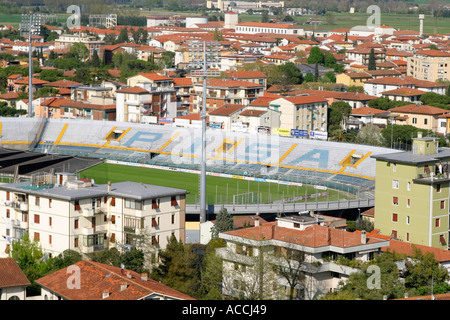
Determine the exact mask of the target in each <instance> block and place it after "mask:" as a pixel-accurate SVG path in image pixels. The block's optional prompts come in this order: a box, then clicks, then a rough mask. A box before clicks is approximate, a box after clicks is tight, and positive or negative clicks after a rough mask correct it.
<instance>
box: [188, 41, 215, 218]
mask: <svg viewBox="0 0 450 320" xmlns="http://www.w3.org/2000/svg"><path fill="white" fill-rule="evenodd" d="M193 48H197V49H194V50H191V49H190V56H193V58H192V59H190V61H189V66H191V67H197V68H199V67H200V61H202V64H203V69H202V70H196V71H194V72H193V73H194V74H195V75H199V76H202V77H203V97H202V114H201V119H202V160H201V172H200V223H203V222H206V99H207V81H208V77H218V76H220V71H219V70H218V69H216V70H211V69H210V67H211V66H213V67H216V66H217V67H218V68H220V59H219V57H218V56H219V53H220V49H218V45H217V44H215V43H214V42H206V41H203V54H200V50H199V49H200V44H194V45H193ZM192 53H194V54H192Z"/></svg>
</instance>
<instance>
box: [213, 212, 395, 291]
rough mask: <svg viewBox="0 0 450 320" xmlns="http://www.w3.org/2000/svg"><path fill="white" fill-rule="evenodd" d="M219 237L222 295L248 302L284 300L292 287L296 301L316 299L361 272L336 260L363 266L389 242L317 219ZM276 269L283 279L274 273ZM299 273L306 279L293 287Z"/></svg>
mask: <svg viewBox="0 0 450 320" xmlns="http://www.w3.org/2000/svg"><path fill="white" fill-rule="evenodd" d="M219 237H220V238H222V239H224V240H225V241H226V243H227V246H226V247H224V248H220V249H216V253H217V254H218V255H220V256H221V257H222V258H223V279H222V288H223V289H222V290H223V292H224V294H226V295H229V296H233V297H239V296H244V297H247V298H250V299H252V298H253V299H278V300H283V299H288V298H289V293H290V292H291V287H292V288H293V290H292V291H293V298H294V299H300V300H303V299H304V300H312V299H315V298H317V297H320V296H321V295H324V294H326V293H328V292H330V291H334V290H336V289H337V288H339V282H340V281H344V282H345V281H346V280H347V279H348V277H349V276H350V274H351V273H354V272H360V270H359V269H355V268H351V267H347V266H344V265H340V264H338V263H337V262H336V261H337V259H338V258H339V257H345V258H348V259H350V260H351V259H358V260H360V261H362V262H366V261H369V260H372V259H373V258H374V255H375V254H377V253H381V248H383V247H387V246H389V240H382V239H377V238H372V237H368V236H366V234H365V232H362V233H360V234H359V233H356V232H347V231H345V230H341V229H336V228H330V227H328V226H326V225H325V224H324V223H323V222H322V221H321V220H320V219H319V218H318V217H311V216H306V215H298V216H291V217H283V218H278V221H275V222H269V223H265V224H261V225H259V226H255V227H251V228H244V229H239V230H233V231H229V232H224V233H220V234H219ZM280 268H283V269H284V274H285V275H281V273H279V272H277V271H275V270H280ZM300 273H302V274H303V276H304V279H303V280H301V281H298V282H294V283H293V282H292V279H293V278H294V276H295V275H298V274H300ZM286 274H287V275H288V276H286ZM288 279H289V280H290V281H288ZM289 282H291V283H292V284H293V285H290V284H289ZM261 292H262V294H263V295H264V296H263V297H260V294H261Z"/></svg>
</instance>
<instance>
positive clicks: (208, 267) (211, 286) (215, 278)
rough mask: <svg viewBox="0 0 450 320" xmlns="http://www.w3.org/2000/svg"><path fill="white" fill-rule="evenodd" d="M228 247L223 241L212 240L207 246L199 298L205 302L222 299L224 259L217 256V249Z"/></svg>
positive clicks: (219, 239) (218, 239)
mask: <svg viewBox="0 0 450 320" xmlns="http://www.w3.org/2000/svg"><path fill="white" fill-rule="evenodd" d="M223 247H226V242H225V241H224V240H223V239H221V238H217V239H211V241H209V243H208V244H207V245H206V252H205V257H204V259H203V261H202V273H201V285H200V290H199V291H200V292H199V296H200V298H201V299H204V300H221V299H222V292H221V286H222V277H223V271H222V258H221V257H220V256H218V255H217V254H216V249H217V248H223Z"/></svg>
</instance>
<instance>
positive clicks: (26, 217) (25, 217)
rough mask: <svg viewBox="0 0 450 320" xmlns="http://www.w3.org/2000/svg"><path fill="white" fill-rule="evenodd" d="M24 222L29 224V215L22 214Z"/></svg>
mask: <svg viewBox="0 0 450 320" xmlns="http://www.w3.org/2000/svg"><path fill="white" fill-rule="evenodd" d="M22 221H23V222H28V213H26V212H22Z"/></svg>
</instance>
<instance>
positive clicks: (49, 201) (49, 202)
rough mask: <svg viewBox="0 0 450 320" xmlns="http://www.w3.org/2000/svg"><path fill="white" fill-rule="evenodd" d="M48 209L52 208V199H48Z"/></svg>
mask: <svg viewBox="0 0 450 320" xmlns="http://www.w3.org/2000/svg"><path fill="white" fill-rule="evenodd" d="M48 207H49V208H51V207H52V199H48Z"/></svg>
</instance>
